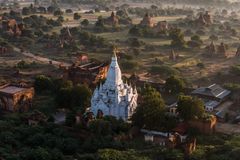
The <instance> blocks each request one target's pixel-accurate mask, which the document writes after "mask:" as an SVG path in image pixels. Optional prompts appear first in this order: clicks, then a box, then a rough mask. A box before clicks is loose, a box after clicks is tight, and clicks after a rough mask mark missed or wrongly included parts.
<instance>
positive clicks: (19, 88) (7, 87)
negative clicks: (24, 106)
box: [0, 86, 26, 94]
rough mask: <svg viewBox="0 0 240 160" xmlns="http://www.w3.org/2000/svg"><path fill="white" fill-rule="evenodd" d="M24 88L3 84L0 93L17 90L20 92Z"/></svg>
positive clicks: (12, 92)
mask: <svg viewBox="0 0 240 160" xmlns="http://www.w3.org/2000/svg"><path fill="white" fill-rule="evenodd" d="M24 90H26V88H21V87H16V86H5V87H2V88H0V93H8V94H15V93H17V92H21V91H24Z"/></svg>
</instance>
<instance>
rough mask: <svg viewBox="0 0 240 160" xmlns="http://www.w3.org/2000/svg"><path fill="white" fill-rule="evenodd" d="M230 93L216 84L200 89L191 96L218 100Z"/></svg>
mask: <svg viewBox="0 0 240 160" xmlns="http://www.w3.org/2000/svg"><path fill="white" fill-rule="evenodd" d="M230 93H231V91H229V90H226V89H224V88H222V87H221V86H219V85H217V84H213V85H210V86H208V87H200V88H198V89H196V90H194V91H193V92H192V94H199V95H204V96H210V97H215V98H219V99H223V98H225V97H226V96H228V95H229V94H230Z"/></svg>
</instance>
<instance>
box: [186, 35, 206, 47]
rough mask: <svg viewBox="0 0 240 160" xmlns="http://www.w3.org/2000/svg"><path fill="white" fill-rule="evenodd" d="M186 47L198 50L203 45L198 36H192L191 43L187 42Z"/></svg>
mask: <svg viewBox="0 0 240 160" xmlns="http://www.w3.org/2000/svg"><path fill="white" fill-rule="evenodd" d="M187 44H188V46H189V47H192V48H200V47H201V45H202V44H203V41H202V40H201V38H200V36H199V35H194V36H192V37H191V41H188V43H187Z"/></svg>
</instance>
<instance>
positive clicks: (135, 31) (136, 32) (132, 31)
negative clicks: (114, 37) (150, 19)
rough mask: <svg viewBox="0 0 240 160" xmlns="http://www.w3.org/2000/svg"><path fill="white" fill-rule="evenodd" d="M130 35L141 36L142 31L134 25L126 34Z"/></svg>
mask: <svg viewBox="0 0 240 160" xmlns="http://www.w3.org/2000/svg"><path fill="white" fill-rule="evenodd" d="M128 33H129V34H130V35H133V36H141V35H142V31H141V29H140V28H139V27H137V26H136V25H134V26H133V27H132V28H131V29H130V30H129V32H128Z"/></svg>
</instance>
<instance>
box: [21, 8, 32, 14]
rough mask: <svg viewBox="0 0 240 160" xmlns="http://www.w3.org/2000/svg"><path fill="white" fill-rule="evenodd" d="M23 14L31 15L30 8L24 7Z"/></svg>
mask: <svg viewBox="0 0 240 160" xmlns="http://www.w3.org/2000/svg"><path fill="white" fill-rule="evenodd" d="M22 14H23V15H29V14H31V10H30V8H28V7H24V8H23V9H22Z"/></svg>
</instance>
